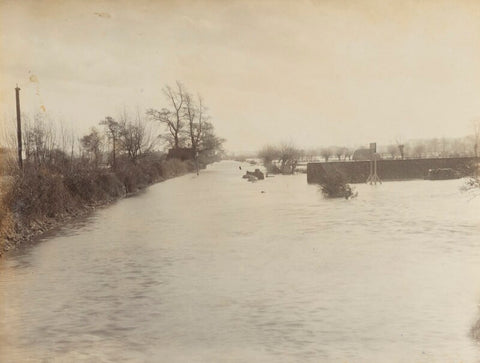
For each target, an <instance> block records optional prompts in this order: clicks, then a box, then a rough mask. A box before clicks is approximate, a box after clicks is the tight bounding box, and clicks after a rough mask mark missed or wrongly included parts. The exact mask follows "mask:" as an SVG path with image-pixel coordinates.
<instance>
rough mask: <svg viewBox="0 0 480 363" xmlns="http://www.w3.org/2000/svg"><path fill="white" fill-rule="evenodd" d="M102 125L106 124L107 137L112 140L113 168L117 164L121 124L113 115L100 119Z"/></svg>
mask: <svg viewBox="0 0 480 363" xmlns="http://www.w3.org/2000/svg"><path fill="white" fill-rule="evenodd" d="M100 125H103V126H105V130H106V133H107V137H108V139H109V140H111V141H112V168H113V169H115V166H116V150H117V141H118V138H119V136H120V131H121V130H120V124H119V123H118V122H117V121H115V120H114V119H113V118H112V117H110V116H107V117H105V120H102V121H100Z"/></svg>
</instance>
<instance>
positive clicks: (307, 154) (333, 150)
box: [299, 132, 480, 161]
mask: <svg viewBox="0 0 480 363" xmlns="http://www.w3.org/2000/svg"><path fill="white" fill-rule="evenodd" d="M479 134H480V132H479V133H478V134H477V136H475V135H470V136H466V137H462V138H432V139H423V140H409V141H406V142H397V143H395V144H389V145H378V146H377V152H378V153H380V154H381V155H382V157H383V158H391V159H405V158H425V157H461V156H477V157H478V156H479V149H478V145H479V142H478V140H479ZM362 148H364V147H361V146H359V147H357V148H351V147H345V146H329V147H320V148H312V149H306V150H299V155H300V158H301V159H302V160H304V161H314V160H318V159H319V158H321V159H323V160H325V161H329V160H332V159H334V160H336V161H340V160H351V159H352V158H353V154H354V152H355V150H358V149H362Z"/></svg>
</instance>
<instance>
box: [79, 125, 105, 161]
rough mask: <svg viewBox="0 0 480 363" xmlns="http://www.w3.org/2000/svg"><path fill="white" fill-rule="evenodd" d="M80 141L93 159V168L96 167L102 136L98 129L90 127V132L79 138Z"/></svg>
mask: <svg viewBox="0 0 480 363" xmlns="http://www.w3.org/2000/svg"><path fill="white" fill-rule="evenodd" d="M80 143H81V145H82V147H83V149H84V150H85V151H86V152H87V154H88V155H89V156H90V158H91V159H93V163H94V165H95V168H97V167H98V161H99V159H100V155H101V148H102V136H101V135H100V133H99V132H98V130H97V129H96V128H95V127H92V128H91V130H90V133H89V134H87V135H85V136H83V137H82V138H81V139H80Z"/></svg>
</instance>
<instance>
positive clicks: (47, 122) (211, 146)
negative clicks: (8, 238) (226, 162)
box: [7, 82, 224, 172]
mask: <svg viewBox="0 0 480 363" xmlns="http://www.w3.org/2000/svg"><path fill="white" fill-rule="evenodd" d="M163 93H164V95H165V98H166V101H167V105H166V107H164V108H161V109H160V110H156V109H148V110H147V112H146V113H145V114H144V115H142V114H141V113H140V112H138V111H137V112H136V114H135V115H132V114H129V113H128V112H127V111H126V110H124V111H123V113H121V114H120V115H119V116H118V117H116V118H114V117H111V116H107V117H105V119H104V120H101V121H100V122H99V125H98V126H97V127H92V128H91V129H90V131H89V133H87V134H86V135H84V136H82V137H81V138H77V137H75V135H74V133H73V131H71V130H67V129H65V127H64V126H63V123H62V122H58V123H56V122H54V121H53V120H52V119H50V118H49V117H48V115H47V114H45V113H37V114H35V115H34V117H33V120H31V119H29V117H28V116H27V115H22V119H23V132H22V140H23V145H22V147H23V150H24V164H25V166H26V167H40V166H54V165H56V166H58V167H62V166H65V164H66V163H70V164H72V163H73V162H81V163H83V164H89V165H90V166H91V167H93V168H98V167H104V166H107V165H109V166H110V167H111V168H112V169H116V167H117V164H118V159H119V157H120V158H121V159H122V160H124V159H125V160H128V161H129V162H131V163H132V164H136V163H137V162H138V160H139V159H140V158H142V157H143V156H145V155H148V154H151V153H153V152H157V153H158V152H160V150H161V149H165V148H167V149H168V148H170V149H182V148H183V149H185V148H187V149H188V151H189V153H188V159H191V160H194V161H195V164H196V165H197V172H198V165H199V162H200V164H202V165H205V164H207V163H210V162H212V161H215V160H218V159H219V158H220V156H221V155H222V154H223V149H222V144H223V142H224V140H223V139H222V138H220V137H218V136H216V134H215V130H214V126H213V124H212V123H211V122H210V117H209V116H208V115H207V109H206V107H205V106H204V104H203V100H202V98H201V97H200V96H197V98H195V99H194V97H193V96H192V95H191V94H190V93H189V92H188V91H187V90H186V88H185V87H184V86H183V85H182V84H181V83H180V82H177V84H176V89H172V88H171V87H169V86H167V87H165V88H164V89H163ZM7 143H8V144H10V149H12V150H13V149H15V148H16V140H15V138H14V135H13V133H12V135H10V136H9V141H7ZM172 155H173V156H175V155H176V154H175V153H172Z"/></svg>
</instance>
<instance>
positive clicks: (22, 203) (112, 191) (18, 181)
mask: <svg viewBox="0 0 480 363" xmlns="http://www.w3.org/2000/svg"><path fill="white" fill-rule="evenodd" d="M194 169H195V167H194V164H193V162H191V161H180V160H177V159H170V160H166V159H165V158H164V157H163V156H161V155H158V154H147V155H144V156H143V157H142V158H139V159H138V160H136V162H135V163H133V162H131V161H130V160H128V159H127V158H120V159H119V160H117V163H116V167H115V169H113V168H106V167H105V168H103V167H99V166H95V165H92V163H90V162H84V161H82V160H75V161H73V162H72V161H69V160H67V159H65V160H64V162H63V163H49V164H45V165H36V164H32V165H29V164H27V165H25V166H24V168H23V170H22V171H19V170H18V169H16V170H15V171H14V172H13V173H12V175H11V176H9V177H6V178H3V181H2V189H1V191H2V192H1V194H0V199H1V200H0V255H1V254H2V253H3V252H5V251H7V250H9V249H12V248H14V247H15V246H16V245H18V244H20V243H22V242H24V241H27V240H29V239H31V238H32V237H34V236H37V235H39V234H41V233H43V232H45V231H47V230H49V229H51V228H53V227H56V226H58V225H61V224H62V223H64V222H65V221H67V220H70V219H72V218H75V217H77V216H80V215H83V214H85V213H88V212H89V211H91V210H92V209H94V208H96V207H98V206H102V205H106V204H108V203H111V202H113V201H115V200H117V199H119V198H122V197H124V196H126V195H128V194H131V193H135V192H137V191H138V190H140V189H142V188H145V187H146V186H148V185H151V184H153V183H156V182H160V181H163V180H166V179H169V178H173V177H175V176H179V175H182V174H185V173H187V172H191V171H193V170H194Z"/></svg>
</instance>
